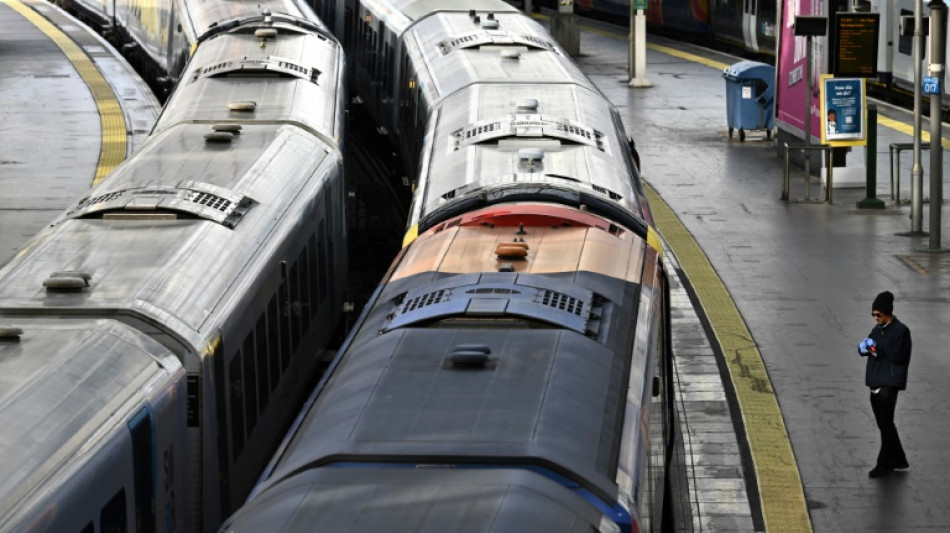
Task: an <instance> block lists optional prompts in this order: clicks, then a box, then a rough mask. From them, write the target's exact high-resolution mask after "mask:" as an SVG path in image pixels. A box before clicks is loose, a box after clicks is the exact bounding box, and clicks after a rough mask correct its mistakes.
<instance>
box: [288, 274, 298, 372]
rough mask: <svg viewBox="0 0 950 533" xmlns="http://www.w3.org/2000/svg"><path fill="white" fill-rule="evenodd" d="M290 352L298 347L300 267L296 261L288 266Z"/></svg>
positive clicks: (295, 350) (293, 351)
mask: <svg viewBox="0 0 950 533" xmlns="http://www.w3.org/2000/svg"><path fill="white" fill-rule="evenodd" d="M289 287H290V300H289V302H290V306H289V307H290V309H289V313H290V351H291V352H292V353H296V352H297V348H299V347H300V267H299V265H298V264H297V262H296V261H294V264H292V265H290V284H289Z"/></svg>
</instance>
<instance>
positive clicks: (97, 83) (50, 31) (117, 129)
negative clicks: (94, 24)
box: [0, 0, 127, 185]
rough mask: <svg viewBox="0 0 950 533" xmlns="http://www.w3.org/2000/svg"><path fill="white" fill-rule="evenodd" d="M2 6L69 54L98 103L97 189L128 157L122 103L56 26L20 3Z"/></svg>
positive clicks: (15, 0) (8, 2)
mask: <svg viewBox="0 0 950 533" xmlns="http://www.w3.org/2000/svg"><path fill="white" fill-rule="evenodd" d="M28 1H29V0H28ZM0 2H3V3H4V4H6V5H8V6H10V7H11V8H12V9H13V10H15V11H16V12H17V13H19V14H20V15H22V16H23V17H24V18H26V19H27V20H29V21H30V22H31V23H32V24H33V25H34V26H36V27H37V28H38V29H39V30H40V31H42V32H43V33H45V34H46V35H47V36H48V37H49V38H50V39H52V40H53V42H54V43H56V45H57V46H59V48H60V49H61V50H62V51H63V53H64V54H66V57H67V58H68V59H69V61H70V62H71V63H72V64H73V66H74V67H75V68H76V70H77V71H78V72H79V75H80V76H82V79H83V81H84V82H85V83H86V85H87V86H88V87H89V90H90V91H91V92H92V97H93V99H94V100H95V101H96V107H97V108H98V110H99V121H100V124H101V126H102V145H101V148H100V150H99V165H98V167H97V168H96V175H95V177H94V178H93V181H92V184H93V185H95V184H97V183H99V181H101V180H102V178H104V177H106V176H107V175H108V174H109V173H110V172H112V170H113V169H115V167H116V166H118V165H119V163H121V162H122V161H123V160H125V156H126V146H127V138H126V128H125V115H124V114H123V112H122V107H121V106H120V105H119V100H118V99H117V98H116V96H115V93H114V92H113V91H112V87H111V86H110V85H109V83H108V82H107V81H106V79H105V78H104V77H103V76H102V73H100V72H99V69H97V68H96V66H95V64H93V62H92V60H91V59H90V58H89V56H88V55H86V53H85V52H84V51H83V50H82V48H80V47H79V45H77V44H76V43H75V42H74V41H73V40H72V39H70V38H69V36H67V35H66V34H65V33H63V32H62V31H61V30H60V29H59V28H57V27H56V26H55V25H53V23H51V22H50V21H49V20H47V19H46V18H45V17H43V16H42V15H40V14H39V13H37V12H36V11H34V10H33V9H31V8H30V7H28V6H27V5H25V4H24V3H23V2H21V1H20V0H0Z"/></svg>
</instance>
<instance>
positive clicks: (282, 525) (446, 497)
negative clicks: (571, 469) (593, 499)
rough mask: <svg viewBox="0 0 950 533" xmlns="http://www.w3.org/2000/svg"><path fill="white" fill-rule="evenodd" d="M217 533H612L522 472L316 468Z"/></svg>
mask: <svg viewBox="0 0 950 533" xmlns="http://www.w3.org/2000/svg"><path fill="white" fill-rule="evenodd" d="M221 529H222V531H225V532H233V533H240V532H257V531H273V532H296V531H348V532H350V533H360V532H365V533H380V532H386V531H401V532H433V533H435V532H438V533H442V532H445V531H466V532H468V533H500V532H507V531H544V532H546V533H582V532H593V531H602V532H616V531H619V529H618V528H617V526H616V524H614V523H613V522H611V521H610V520H608V519H607V518H606V517H605V516H604V515H603V514H602V513H600V512H599V511H597V510H596V509H595V508H594V507H593V506H592V505H590V504H589V503H587V502H586V501H584V500H582V499H580V498H577V497H576V496H575V495H573V494H572V493H571V492H570V491H569V490H568V489H566V488H564V487H563V486H561V485H559V484H557V483H555V482H553V481H551V480H549V479H547V478H544V477H542V476H539V475H537V474H534V473H532V472H527V471H524V470H506V469H498V470H466V471H464V473H463V472H460V471H458V470H446V469H441V470H440V469H393V468H389V469H386V468H318V469H314V470H308V471H306V472H304V473H302V474H300V475H297V476H295V477H293V478H291V479H289V480H287V481H286V482H285V483H283V484H281V485H279V486H277V487H274V488H273V489H272V490H270V491H268V492H264V493H262V494H260V495H258V497H256V498H254V499H252V500H251V502H250V503H249V504H248V505H246V506H245V507H244V508H242V509H241V510H240V511H238V512H237V513H236V514H235V515H234V516H232V517H231V518H230V519H229V520H228V521H227V522H226V523H225V524H224V526H223V527H222V528H221Z"/></svg>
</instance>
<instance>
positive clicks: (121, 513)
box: [99, 489, 129, 533]
mask: <svg viewBox="0 0 950 533" xmlns="http://www.w3.org/2000/svg"><path fill="white" fill-rule="evenodd" d="M99 530H100V531H102V533H125V532H126V531H128V530H129V525H128V521H127V518H126V514H125V489H119V492H116V493H115V496H113V497H112V499H111V500H109V503H107V504H106V506H105V507H103V508H102V511H101V512H100V513H99Z"/></svg>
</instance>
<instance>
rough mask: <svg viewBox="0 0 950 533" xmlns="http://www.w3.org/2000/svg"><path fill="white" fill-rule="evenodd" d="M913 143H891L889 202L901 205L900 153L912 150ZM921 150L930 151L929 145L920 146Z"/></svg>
mask: <svg viewBox="0 0 950 533" xmlns="http://www.w3.org/2000/svg"><path fill="white" fill-rule="evenodd" d="M913 148H914V143H891V147H890V152H891V200H894V203H895V204H899V203H901V152H902V151H904V150H912V149H913ZM920 149H921V150H930V145H929V144H921V145H920Z"/></svg>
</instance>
